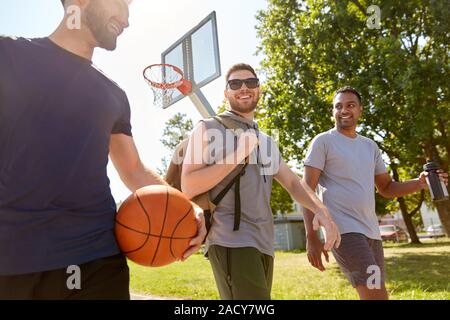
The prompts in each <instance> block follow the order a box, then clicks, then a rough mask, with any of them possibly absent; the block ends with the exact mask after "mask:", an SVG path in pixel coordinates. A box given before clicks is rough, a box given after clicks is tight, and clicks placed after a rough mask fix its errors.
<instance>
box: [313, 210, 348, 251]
mask: <svg viewBox="0 0 450 320" xmlns="http://www.w3.org/2000/svg"><path fill="white" fill-rule="evenodd" d="M325 210H326V209H325ZM320 227H324V229H325V244H324V246H323V249H324V250H326V251H328V250H330V249H331V248H333V247H335V248H338V247H339V245H340V244H341V235H340V234H339V230H338V227H337V225H336V223H334V221H333V219H332V218H331V215H330V214H329V213H328V211H325V212H319V213H317V214H315V215H314V220H313V229H314V231H317V230H319V228H320Z"/></svg>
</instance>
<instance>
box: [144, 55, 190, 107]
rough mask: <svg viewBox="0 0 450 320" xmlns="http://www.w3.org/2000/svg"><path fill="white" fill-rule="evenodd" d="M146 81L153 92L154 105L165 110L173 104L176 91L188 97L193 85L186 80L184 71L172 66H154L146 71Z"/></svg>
mask: <svg viewBox="0 0 450 320" xmlns="http://www.w3.org/2000/svg"><path fill="white" fill-rule="evenodd" d="M143 75H144V79H145V81H147V83H148V85H149V86H150V88H151V89H152V91H153V104H154V105H156V106H158V107H161V108H164V107H166V106H169V105H170V104H171V102H172V99H173V98H172V97H173V94H174V92H175V90H178V91H180V92H181V93H182V94H184V95H187V94H189V93H190V92H191V90H192V83H191V82H190V81H189V80H186V79H184V77H183V71H181V69H180V68H178V67H176V66H174V65H171V64H164V63H163V64H152V65H150V66H148V67H147V68H145V69H144V71H143Z"/></svg>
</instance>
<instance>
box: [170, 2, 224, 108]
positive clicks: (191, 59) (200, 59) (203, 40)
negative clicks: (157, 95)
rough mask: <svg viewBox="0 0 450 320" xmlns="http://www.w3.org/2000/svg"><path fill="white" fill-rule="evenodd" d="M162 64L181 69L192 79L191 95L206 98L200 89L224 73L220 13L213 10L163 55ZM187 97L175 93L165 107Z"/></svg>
mask: <svg viewBox="0 0 450 320" xmlns="http://www.w3.org/2000/svg"><path fill="white" fill-rule="evenodd" d="M161 63H164V64H171V65H174V66H176V67H178V68H180V69H181V70H182V71H183V74H184V78H185V79H187V80H189V81H191V82H192V91H191V92H192V95H189V96H190V97H191V96H194V97H193V98H194V99H204V96H203V95H202V94H201V91H200V88H201V87H203V86H205V85H206V84H208V83H209V82H211V81H213V80H215V79H217V78H218V77H220V76H221V68H220V56H219V41H218V35H217V20H216V12H215V11H213V12H212V13H210V14H209V15H208V16H207V17H206V18H205V19H203V20H202V21H201V22H200V23H199V24H198V25H197V26H195V27H194V28H192V29H191V30H190V31H188V32H187V33H186V34H185V35H184V36H182V37H181V38H180V39H178V40H177V41H176V42H175V43H174V44H173V45H171V46H170V47H169V48H168V49H167V50H165V51H164V52H163V53H162V54H161ZM183 97H184V95H183V94H182V93H181V92H179V91H176V92H174V94H173V96H172V99H170V100H169V101H167V102H164V104H163V108H167V107H169V106H171V105H172V104H174V103H176V102H178V101H179V100H181V99H182V98H183ZM191 99H192V98H191ZM206 103H207V102H206Z"/></svg>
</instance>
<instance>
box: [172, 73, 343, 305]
mask: <svg viewBox="0 0 450 320" xmlns="http://www.w3.org/2000/svg"><path fill="white" fill-rule="evenodd" d="M224 94H225V98H226V100H227V101H228V103H229V110H228V111H226V112H224V113H222V114H220V115H219V116H220V118H222V119H223V118H226V119H228V120H231V121H234V122H235V124H236V127H239V128H240V129H241V130H240V132H241V133H240V134H239V133H238V134H237V136H235V135H234V134H233V133H232V132H230V131H231V130H226V129H225V127H224V126H223V125H222V124H221V123H220V122H219V121H217V120H216V119H214V118H211V119H207V120H204V121H202V122H200V123H199V124H198V125H197V126H196V128H195V129H194V132H193V134H192V136H191V138H190V141H189V144H188V147H187V152H186V157H185V160H184V163H183V169H182V178H181V185H182V189H183V191H184V192H185V193H186V194H187V195H188V196H189V197H191V198H193V197H195V196H197V195H199V194H202V193H204V192H207V191H209V193H210V195H211V198H214V197H216V196H217V195H218V194H219V193H221V192H222V191H223V190H224V188H226V186H227V185H229V183H230V181H233V179H234V178H235V177H236V176H237V175H239V174H240V175H241V178H240V188H236V189H233V188H231V189H230V190H229V191H228V192H227V193H226V194H225V196H224V197H223V199H222V201H221V202H220V203H219V204H218V205H217V207H216V210H215V213H214V215H213V220H212V225H211V229H210V231H209V234H208V236H207V239H206V250H207V252H208V255H209V259H210V263H211V266H212V269H213V273H214V277H215V280H216V284H217V287H218V290H219V293H220V296H221V298H222V299H226V300H230V299H235V300H239V299H246V300H247V299H263V300H267V299H270V293H271V288H272V277H273V258H274V225H273V217H272V211H271V209H270V194H271V190H272V181H273V179H274V178H275V179H276V180H277V181H278V182H280V184H281V185H282V186H283V187H284V188H285V189H286V190H287V191H288V192H289V193H290V194H291V196H292V197H293V198H294V199H295V200H296V201H298V202H299V203H301V204H302V205H303V206H305V207H307V208H308V209H310V210H311V211H312V212H314V214H315V215H314V227H315V228H316V229H318V228H319V226H323V227H324V228H325V230H326V235H327V241H326V244H325V246H326V247H327V248H330V249H331V248H332V247H335V246H336V247H338V246H339V242H340V237H339V232H338V230H337V227H336V225H335V223H334V222H333V220H332V218H331V216H330V214H329V213H328V210H327V209H326V208H325V206H324V205H323V204H322V202H321V201H320V200H319V199H318V198H317V197H316V195H315V194H314V193H313V192H312V190H311V189H310V188H309V187H308V186H307V185H306V184H305V183H304V182H303V181H302V180H301V179H300V178H299V177H298V176H297V175H296V174H295V173H294V172H293V171H292V170H291V169H290V168H289V167H288V166H287V165H286V163H285V162H284V161H283V160H282V159H281V157H280V153H279V150H278V147H277V146H276V144H275V142H274V141H273V140H272V139H271V138H270V137H269V136H267V135H265V134H264V133H262V132H260V131H259V130H258V125H257V124H256V122H255V121H254V115H255V110H256V107H257V104H258V101H259V97H260V87H259V80H258V78H257V76H256V73H255V71H254V69H253V68H252V67H251V66H249V65H247V64H237V65H234V66H233V67H232V68H231V69H230V70H229V71H228V73H227V75H226V88H225V92H224ZM217 141H219V143H217ZM230 141H231V143H230ZM214 142H216V143H214ZM212 145H213V147H212ZM205 155H206V156H205ZM192 159H194V160H196V161H192ZM246 159H248V160H247V161H246ZM197 160H199V161H197ZM247 162H248V164H247V165H246V166H245V163H247ZM243 168H244V169H243ZM237 201H238V202H239V203H240V206H239V208H236V202H237ZM238 212H240V215H238Z"/></svg>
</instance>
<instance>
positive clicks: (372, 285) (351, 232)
mask: <svg viewBox="0 0 450 320" xmlns="http://www.w3.org/2000/svg"><path fill="white" fill-rule="evenodd" d="M362 111H363V107H362V103H361V95H360V94H359V93H358V92H357V91H356V90H355V89H353V88H351V87H344V88H342V89H339V90H338V91H337V92H336V94H335V96H334V98H333V117H334V120H335V123H336V126H335V128H334V129H332V130H329V131H327V132H324V133H321V134H319V135H318V136H316V137H315V138H314V139H313V141H312V142H311V145H310V147H309V150H308V153H307V156H306V159H305V177H304V178H305V181H306V183H307V184H308V185H309V186H310V187H311V188H312V189H313V190H315V189H316V187H317V186H318V185H320V186H321V188H322V196H323V202H324V204H325V205H326V207H327V208H328V210H329V211H330V213H331V215H332V217H333V219H334V221H335V222H336V224H337V225H338V227H339V231H340V233H341V245H340V247H339V248H333V249H332V252H333V255H334V257H335V258H336V261H337V262H338V264H339V266H340V268H341V270H342V271H343V272H344V273H345V274H346V276H347V277H348V279H349V281H350V282H351V284H352V285H353V286H354V287H355V288H356V290H357V292H358V294H359V296H360V298H361V299H387V298H388V294H387V291H386V288H385V285H384V255H383V246H382V243H381V236H380V231H379V228H378V219H377V216H376V213H375V186H376V187H377V189H378V192H379V193H380V194H381V195H382V196H384V197H387V198H388V197H389V198H392V197H401V196H404V195H407V194H410V193H413V192H417V191H420V190H422V189H425V188H427V183H426V178H425V177H426V175H427V173H426V172H422V173H421V174H420V176H419V178H418V179H414V180H410V181H406V182H402V183H400V182H395V181H392V178H391V176H390V175H389V173H388V172H387V170H386V167H385V165H384V163H383V160H382V158H381V153H380V150H379V148H378V146H377V144H376V143H375V142H374V141H372V140H370V139H368V138H365V137H363V136H361V135H359V134H357V133H356V126H357V123H358V119H359V117H360V116H361V114H362ZM446 177H447V174H444V173H442V174H441V179H442V180H444V181H446ZM304 218H305V228H306V233H307V239H308V242H307V252H308V259H309V261H310V263H311V264H312V265H313V266H314V267H315V268H317V269H319V270H321V271H324V270H325V268H324V266H323V264H322V254H324V256H325V259H326V260H327V261H328V253H327V250H324V248H323V245H322V244H321V242H320V239H319V237H318V236H317V233H316V232H314V230H313V228H312V226H313V223H312V215H311V213H310V212H309V210H305V212H304Z"/></svg>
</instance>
